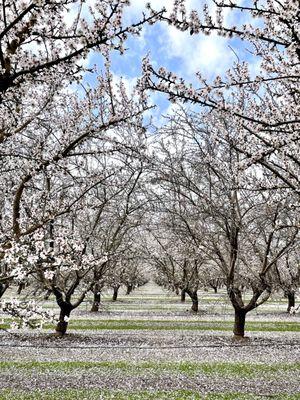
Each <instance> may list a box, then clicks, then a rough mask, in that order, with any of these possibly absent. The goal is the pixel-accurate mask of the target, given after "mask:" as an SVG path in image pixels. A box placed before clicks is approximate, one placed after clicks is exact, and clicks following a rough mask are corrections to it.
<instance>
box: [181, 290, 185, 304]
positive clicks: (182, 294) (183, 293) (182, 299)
mask: <svg viewBox="0 0 300 400" xmlns="http://www.w3.org/2000/svg"><path fill="white" fill-rule="evenodd" d="M180 301H181V302H182V303H184V302H185V289H182V290H181V298H180Z"/></svg>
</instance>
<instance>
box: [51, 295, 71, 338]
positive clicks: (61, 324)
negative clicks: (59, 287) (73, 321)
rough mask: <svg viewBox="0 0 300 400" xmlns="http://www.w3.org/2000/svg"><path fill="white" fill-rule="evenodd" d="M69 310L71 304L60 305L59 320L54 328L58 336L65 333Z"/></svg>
mask: <svg viewBox="0 0 300 400" xmlns="http://www.w3.org/2000/svg"><path fill="white" fill-rule="evenodd" d="M71 311H72V306H71V305H70V304H68V303H65V304H64V305H61V306H60V314H59V321H58V323H57V325H56V328H55V331H56V334H57V335H58V336H64V335H65V334H66V332H67V328H68V324H69V317H70V314H71Z"/></svg>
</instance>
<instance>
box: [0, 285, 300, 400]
mask: <svg viewBox="0 0 300 400" xmlns="http://www.w3.org/2000/svg"><path fill="white" fill-rule="evenodd" d="M200 299H201V300H200V302H201V305H200V308H201V311H200V313H199V315H193V314H191V313H190V312H188V311H187V309H189V307H190V301H189V300H188V299H187V302H186V303H185V304H181V303H180V301H179V298H178V297H175V296H173V295H172V296H170V295H168V294H167V293H165V292H163V291H162V290H161V289H159V288H157V287H156V286H154V285H148V286H146V287H145V288H141V289H140V290H139V291H136V292H134V293H133V294H132V295H131V296H121V297H120V299H119V301H117V302H115V303H112V302H111V300H110V296H104V302H103V307H102V311H101V313H99V314H91V313H89V312H88V309H89V307H90V305H89V304H88V303H86V304H83V305H82V307H81V308H80V309H79V310H76V311H75V312H74V315H72V318H71V321H70V330H69V335H67V336H66V337H65V338H63V339H57V338H55V337H54V336H53V335H52V334H51V332H52V331H53V327H52V326H45V327H44V330H43V331H42V332H24V333H21V332H11V333H7V332H6V331H4V330H2V332H1V331H0V335H1V347H0V349H1V351H0V399H16V400H21V399H22V400H23V399H24V400H27V399H55V400H56V399H80V400H81V399H89V400H93V399H116V400H118V399H119V400H120V399H122V400H125V399H129V400H130V399H178V400H181V399H183V400H184V399H202V398H203V399H204V398H205V399H261V398H272V399H300V379H299V377H300V324H299V315H297V316H288V315H286V314H285V313H284V311H285V308H286V301H285V300H283V301H282V300H281V299H273V300H272V301H271V302H269V303H267V304H266V305H264V306H263V307H261V308H260V309H259V310H257V312H254V313H251V314H249V318H248V322H247V327H246V329H247V332H249V333H250V336H251V340H250V341H245V342H243V343H236V342H233V341H232V333H231V331H232V324H233V315H232V309H231V307H230V305H229V304H228V303H227V302H226V301H225V300H226V297H225V293H219V294H217V295H215V294H212V293H207V292H204V293H201V294H200ZM45 305H46V306H47V307H49V308H53V307H55V304H54V302H52V301H48V302H47V303H45ZM9 323H10V321H9V320H7V319H4V321H3V323H2V328H7V327H8V326H9Z"/></svg>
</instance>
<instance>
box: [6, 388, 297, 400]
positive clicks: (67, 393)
mask: <svg viewBox="0 0 300 400" xmlns="http://www.w3.org/2000/svg"><path fill="white" fill-rule="evenodd" d="M263 398H266V399H267V398H270V397H269V396H256V395H253V394H243V393H220V394H219V393H216V394H208V395H206V396H202V395H200V394H199V393H197V392H194V391H190V390H176V391H168V392H166V391H138V392H127V391H113V390H98V389H92V390H88V389H80V390H75V389H59V390H49V391H35V392H31V393H30V394H29V393H26V392H16V391H12V390H4V391H0V399H1V400H58V399H59V400H102V399H103V400H202V399H207V400H258V399H263ZM272 399H274V400H298V399H300V395H285V394H282V395H276V396H272Z"/></svg>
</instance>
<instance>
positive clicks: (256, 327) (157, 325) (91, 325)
mask: <svg viewBox="0 0 300 400" xmlns="http://www.w3.org/2000/svg"><path fill="white" fill-rule="evenodd" d="M11 321H12V320H11V319H5V320H4V322H3V323H1V324H0V329H9V326H10V322H11ZM232 327H233V321H230V320H226V321H209V320H201V321H197V320H180V321H178V320H165V321H163V320H150V321H146V320H139V319H135V320H132V319H130V320H129V319H107V320H102V319H101V320H100V319H74V320H72V319H71V320H70V323H69V329H70V330H83V331H84V330H95V331H99V330H149V331H156V330H157V331H161V330H188V331H195V330H196V331H206V330H209V331H231V330H232ZM44 328H45V329H53V328H54V326H53V325H52V324H45V325H44ZM246 331H248V332H300V323H298V322H294V321H293V322H283V321H274V322H273V321H249V322H246Z"/></svg>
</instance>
